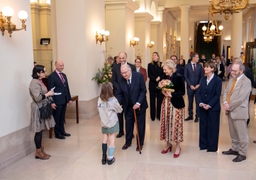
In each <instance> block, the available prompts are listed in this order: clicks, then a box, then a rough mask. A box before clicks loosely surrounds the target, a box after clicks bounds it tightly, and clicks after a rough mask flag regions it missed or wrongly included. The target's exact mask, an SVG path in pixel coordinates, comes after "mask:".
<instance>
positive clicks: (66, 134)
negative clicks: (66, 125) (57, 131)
mask: <svg viewBox="0 0 256 180" xmlns="http://www.w3.org/2000/svg"><path fill="white" fill-rule="evenodd" d="M62 135H63V136H71V134H69V133H66V132H64V133H62Z"/></svg>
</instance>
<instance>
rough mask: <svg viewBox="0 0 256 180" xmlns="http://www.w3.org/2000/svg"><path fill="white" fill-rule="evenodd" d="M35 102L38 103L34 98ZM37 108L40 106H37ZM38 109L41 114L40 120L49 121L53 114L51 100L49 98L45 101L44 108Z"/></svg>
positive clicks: (43, 102)
mask: <svg viewBox="0 0 256 180" xmlns="http://www.w3.org/2000/svg"><path fill="white" fill-rule="evenodd" d="M33 100H34V102H35V103H36V104H37V102H36V101H35V99H34V98H33ZM37 106H38V104H37ZM38 109H39V112H40V119H49V118H50V117H51V115H52V113H53V109H52V106H51V100H49V99H48V98H46V99H44V100H43V101H42V107H39V106H38ZM40 122H41V121H40Z"/></svg>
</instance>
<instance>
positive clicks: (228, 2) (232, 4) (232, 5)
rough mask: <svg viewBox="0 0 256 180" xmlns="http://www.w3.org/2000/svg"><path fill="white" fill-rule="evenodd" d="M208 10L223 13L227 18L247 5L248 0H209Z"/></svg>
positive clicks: (213, 12)
mask: <svg viewBox="0 0 256 180" xmlns="http://www.w3.org/2000/svg"><path fill="white" fill-rule="evenodd" d="M209 2H210V6H209V12H211V13H212V14H216V13H220V14H222V13H223V14H224V19H225V20H228V19H229V16H230V15H232V14H233V13H239V12H241V11H242V10H243V9H245V8H246V7H247V6H248V5H249V0H209Z"/></svg>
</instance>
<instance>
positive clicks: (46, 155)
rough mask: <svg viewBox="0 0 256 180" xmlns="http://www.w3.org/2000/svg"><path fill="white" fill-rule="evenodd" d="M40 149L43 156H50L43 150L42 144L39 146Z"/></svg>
mask: <svg viewBox="0 0 256 180" xmlns="http://www.w3.org/2000/svg"><path fill="white" fill-rule="evenodd" d="M40 149H41V151H42V153H43V154H44V155H45V156H48V157H51V155H50V154H47V153H46V152H45V151H44V147H43V146H41V148H40Z"/></svg>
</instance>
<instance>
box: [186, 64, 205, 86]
mask: <svg viewBox="0 0 256 180" xmlns="http://www.w3.org/2000/svg"><path fill="white" fill-rule="evenodd" d="M203 76H204V71H203V68H202V65H201V64H199V63H196V74H194V70H193V69H192V65H191V63H188V64H186V65H185V69H184V77H185V80H186V82H187V88H190V86H191V85H193V86H196V85H197V84H199V83H200V80H201V78H202V77H203Z"/></svg>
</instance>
